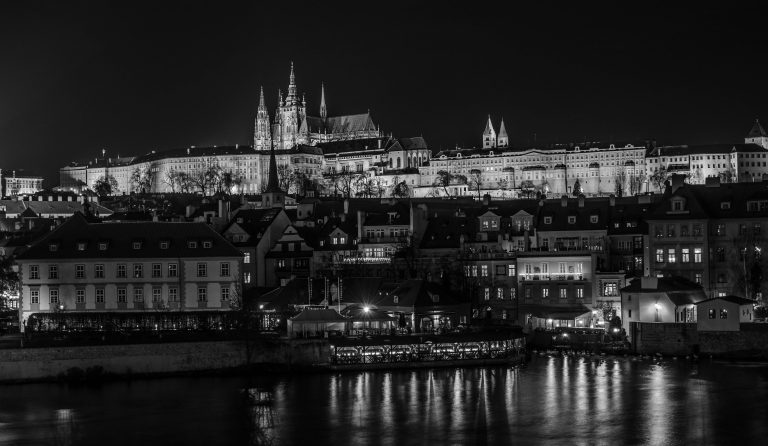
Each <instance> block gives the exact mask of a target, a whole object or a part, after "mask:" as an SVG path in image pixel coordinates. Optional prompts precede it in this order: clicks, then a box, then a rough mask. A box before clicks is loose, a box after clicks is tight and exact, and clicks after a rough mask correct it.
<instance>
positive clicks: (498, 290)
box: [496, 287, 504, 300]
mask: <svg viewBox="0 0 768 446" xmlns="http://www.w3.org/2000/svg"><path fill="white" fill-rule="evenodd" d="M496 299H499V300H502V299H504V288H501V287H499V288H496Z"/></svg>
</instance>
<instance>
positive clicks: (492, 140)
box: [483, 115, 496, 149]
mask: <svg viewBox="0 0 768 446" xmlns="http://www.w3.org/2000/svg"><path fill="white" fill-rule="evenodd" d="M494 147H496V131H495V130H494V129H493V124H491V115H488V123H487V124H486V125H485V131H484V132H483V148H484V149H492V148H494Z"/></svg>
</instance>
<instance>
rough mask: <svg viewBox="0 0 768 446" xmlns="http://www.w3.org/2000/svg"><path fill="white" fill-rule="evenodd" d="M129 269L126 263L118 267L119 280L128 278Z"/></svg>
mask: <svg viewBox="0 0 768 446" xmlns="http://www.w3.org/2000/svg"><path fill="white" fill-rule="evenodd" d="M126 270H127V268H126V267H125V264H124V263H121V264H119V265H117V278H118V279H125V278H126V277H127V273H126Z"/></svg>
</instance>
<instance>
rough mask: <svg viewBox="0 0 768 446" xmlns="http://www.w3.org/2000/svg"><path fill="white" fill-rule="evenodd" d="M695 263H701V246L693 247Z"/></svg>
mask: <svg viewBox="0 0 768 446" xmlns="http://www.w3.org/2000/svg"><path fill="white" fill-rule="evenodd" d="M693 263H701V248H693Z"/></svg>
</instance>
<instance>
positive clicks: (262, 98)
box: [259, 86, 267, 111]
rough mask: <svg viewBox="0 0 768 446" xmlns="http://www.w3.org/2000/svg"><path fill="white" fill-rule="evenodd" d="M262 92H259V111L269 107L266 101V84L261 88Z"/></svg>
mask: <svg viewBox="0 0 768 446" xmlns="http://www.w3.org/2000/svg"><path fill="white" fill-rule="evenodd" d="M260 90H261V92H260V93H259V111H263V110H266V109H267V105H266V104H265V103H264V86H262V87H261V88H260Z"/></svg>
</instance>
